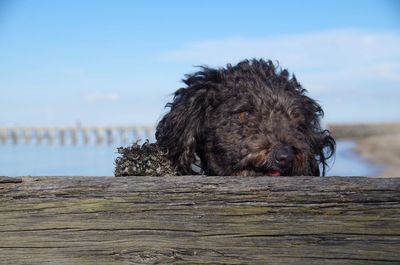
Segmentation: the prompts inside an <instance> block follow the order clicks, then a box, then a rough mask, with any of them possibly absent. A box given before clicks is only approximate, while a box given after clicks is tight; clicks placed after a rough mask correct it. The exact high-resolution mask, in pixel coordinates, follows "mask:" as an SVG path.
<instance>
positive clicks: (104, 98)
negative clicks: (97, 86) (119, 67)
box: [85, 91, 120, 104]
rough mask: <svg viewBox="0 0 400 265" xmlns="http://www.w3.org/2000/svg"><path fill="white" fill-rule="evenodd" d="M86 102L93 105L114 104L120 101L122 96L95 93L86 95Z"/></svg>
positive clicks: (110, 93)
mask: <svg viewBox="0 0 400 265" xmlns="http://www.w3.org/2000/svg"><path fill="white" fill-rule="evenodd" d="M85 100H86V101H88V102H89V103H91V104H97V103H112V102H117V101H119V100H120V96H119V95H118V94H117V93H115V92H104V91H95V92H92V93H90V94H86V95H85Z"/></svg>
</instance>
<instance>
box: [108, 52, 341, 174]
mask: <svg viewBox="0 0 400 265" xmlns="http://www.w3.org/2000/svg"><path fill="white" fill-rule="evenodd" d="M277 68H278V67H277V66H276V65H275V64H274V63H273V62H271V61H264V60H256V59H253V60H245V61H242V62H240V63H239V64H237V65H235V66H232V65H229V64H228V65H227V67H226V68H220V69H214V68H209V67H201V70H200V71H199V72H196V73H194V74H191V75H186V79H184V80H183V82H184V83H185V84H186V86H187V87H184V88H180V89H178V90H177V91H176V92H175V96H174V100H173V102H171V103H168V104H167V107H169V108H170V111H169V112H168V113H167V114H166V115H165V116H164V117H163V118H162V119H161V121H160V122H159V124H158V126H157V131H156V139H157V142H156V145H157V148H155V147H153V146H152V147H151V150H153V151H154V150H156V151H154V155H155V157H157V156H158V157H159V158H157V161H158V163H153V164H156V165H157V170H156V172H157V173H160V174H164V173H165V172H166V173H168V172H175V173H176V174H182V175H183V174H198V173H199V172H198V171H197V170H194V165H198V166H199V167H200V168H201V169H202V174H207V175H242V176H249V175H272V176H281V175H283V176H300V175H308V176H319V175H320V174H322V175H324V174H325V170H326V166H327V159H328V158H329V157H331V156H332V155H333V154H334V151H335V141H334V139H333V138H332V137H331V135H330V132H329V131H328V130H324V129H322V128H321V126H320V119H321V118H322V116H323V110H322V108H321V106H320V105H319V104H318V103H317V102H315V101H314V100H313V99H311V98H309V97H308V96H306V90H305V89H304V88H303V87H302V86H301V85H300V84H299V83H298V82H297V81H296V78H295V77H294V76H290V75H289V73H288V71H287V70H279V69H277ZM148 147H149V146H145V145H143V146H142V147H140V146H139V145H137V144H136V145H135V146H133V147H132V148H131V149H129V150H128V149H126V150H125V151H124V150H123V149H121V150H119V152H120V153H122V154H123V157H122V158H119V160H118V159H117V161H116V162H117V163H116V165H117V167H116V171H115V174H116V175H117V176H121V175H126V174H129V175H136V174H138V175H139V174H142V173H143V172H147V171H146V170H145V171H143V170H141V171H140V172H139V171H137V170H136V171H135V170H133V171H132V170H131V169H132V168H142V164H143V163H142V161H141V160H142V159H140V158H139V159H136V158H137V157H138V156H137V155H136V154H137V153H141V152H142V153H143V152H148V150H147V149H149V148H148ZM146 150H147V151H146ZM149 150H150V149H149ZM129 152H131V153H132V152H133V153H135V156H132V157H136V158H135V159H133V160H132V159H130V158H129V157H130V156H128V155H127V154H126V153H129ZM138 160H140V161H138ZM165 161H167V162H165ZM170 162H171V163H170ZM160 165H161V167H160ZM127 167H130V169H129V170H127ZM162 167H164V169H162ZM160 168H161V170H160ZM320 169H322V171H321V170H320ZM124 172H125V173H126V174H125V173H124ZM151 172H153V171H151Z"/></svg>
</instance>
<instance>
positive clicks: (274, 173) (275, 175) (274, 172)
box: [268, 170, 281, 177]
mask: <svg viewBox="0 0 400 265" xmlns="http://www.w3.org/2000/svg"><path fill="white" fill-rule="evenodd" d="M268 175H270V176H272V177H279V176H280V175H281V172H280V171H279V170H271V171H270V172H269V174H268Z"/></svg>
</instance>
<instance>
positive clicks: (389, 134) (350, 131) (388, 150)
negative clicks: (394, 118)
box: [328, 123, 400, 177]
mask: <svg viewBox="0 0 400 265" xmlns="http://www.w3.org/2000/svg"><path fill="white" fill-rule="evenodd" d="M328 128H329V129H330V130H331V132H332V135H333V137H334V138H335V139H337V140H344V139H346V140H353V141H355V142H356V147H355V148H354V151H356V152H357V153H358V154H360V155H361V156H362V157H363V158H365V159H367V160H368V161H371V162H372V163H375V164H378V165H382V166H383V167H384V170H383V171H382V172H379V173H378V175H379V176H387V177H389V176H390V177H400V123H382V124H379V123H377V124H331V125H329V126H328Z"/></svg>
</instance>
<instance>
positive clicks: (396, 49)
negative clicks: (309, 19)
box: [162, 29, 400, 90]
mask: <svg viewBox="0 0 400 265" xmlns="http://www.w3.org/2000/svg"><path fill="white" fill-rule="evenodd" d="M245 58H268V59H271V60H277V61H279V62H280V63H281V65H282V67H284V68H289V70H290V71H293V72H295V73H296V75H297V76H299V77H300V78H299V79H300V81H303V82H304V83H307V84H308V85H310V84H312V85H313V87H312V89H314V90H325V89H329V88H330V87H336V85H335V86H332V85H331V84H330V83H331V82H332V83H337V80H339V79H340V80H342V81H344V82H347V81H351V80H356V79H358V80H363V79H379V80H381V81H390V82H393V81H395V82H400V35H399V34H397V33H393V32H371V31H363V30H355V29H344V30H329V31H322V32H313V33H305V34H298V35H291V36H281V37H276V38H263V39H244V38H235V39H222V40H214V41H201V42H196V43H189V44H187V45H186V46H184V47H183V48H181V49H177V50H173V51H170V52H168V53H166V54H164V55H162V59H164V60H169V61H186V62H190V63H192V64H194V65H201V64H208V65H212V66H223V65H225V64H226V63H227V62H231V63H235V62H238V61H240V60H242V59H245Z"/></svg>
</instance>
